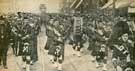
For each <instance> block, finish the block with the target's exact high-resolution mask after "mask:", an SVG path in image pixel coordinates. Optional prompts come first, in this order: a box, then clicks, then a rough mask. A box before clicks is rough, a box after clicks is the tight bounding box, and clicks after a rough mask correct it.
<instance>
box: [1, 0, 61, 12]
mask: <svg viewBox="0 0 135 71" xmlns="http://www.w3.org/2000/svg"><path fill="white" fill-rule="evenodd" d="M61 2H62V0H0V12H2V13H7V12H17V11H24V12H33V13H38V12H39V5H40V4H46V7H47V12H59V10H60V6H61Z"/></svg>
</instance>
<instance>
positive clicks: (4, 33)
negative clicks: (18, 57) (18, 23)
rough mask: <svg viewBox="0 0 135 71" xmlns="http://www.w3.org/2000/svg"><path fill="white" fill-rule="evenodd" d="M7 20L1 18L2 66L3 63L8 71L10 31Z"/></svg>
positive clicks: (0, 55) (0, 43) (0, 49)
mask: <svg viewBox="0 0 135 71" xmlns="http://www.w3.org/2000/svg"><path fill="white" fill-rule="evenodd" d="M5 20H6V19H5V18H4V17H3V16H0V64H1V63H2V62H3V63H2V64H3V66H4V69H7V68H8V67H7V51H8V45H9V34H10V29H9V25H8V24H7V23H6V22H5Z"/></svg>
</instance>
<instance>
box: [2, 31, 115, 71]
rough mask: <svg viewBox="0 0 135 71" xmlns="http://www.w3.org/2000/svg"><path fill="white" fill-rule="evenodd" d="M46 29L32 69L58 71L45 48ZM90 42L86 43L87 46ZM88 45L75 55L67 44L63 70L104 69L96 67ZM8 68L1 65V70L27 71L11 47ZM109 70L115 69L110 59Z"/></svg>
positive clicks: (40, 37) (39, 40)
mask: <svg viewBox="0 0 135 71" xmlns="http://www.w3.org/2000/svg"><path fill="white" fill-rule="evenodd" d="M44 31H45V30H44V29H42V32H41V33H40V34H39V36H38V58H39V61H37V62H36V63H35V64H34V65H31V67H30V69H31V71H57V70H56V68H55V67H54V65H53V64H51V63H50V61H49V57H48V55H47V51H46V50H44V46H45V43H46V39H47V37H46V36H45V32H44ZM87 45H88V43H86V47H87ZM86 47H85V48H83V49H82V54H81V55H82V56H81V57H77V56H74V55H73V49H72V46H71V45H68V44H66V45H65V61H64V63H63V71H102V69H101V68H96V64H95V63H94V62H92V61H91V58H92V57H91V55H90V52H89V51H88V50H86ZM7 63H8V69H7V70H5V69H3V68H2V67H0V71H25V70H23V69H22V60H21V57H20V56H18V57H15V56H14V55H13V52H12V49H11V48H9V51H8V61H7ZM107 68H108V70H107V71H114V70H113V67H112V63H111V62H110V59H108V65H107Z"/></svg>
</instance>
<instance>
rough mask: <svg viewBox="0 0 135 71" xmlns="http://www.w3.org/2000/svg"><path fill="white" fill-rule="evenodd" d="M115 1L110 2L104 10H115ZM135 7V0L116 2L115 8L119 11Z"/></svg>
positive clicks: (117, 0)
mask: <svg viewBox="0 0 135 71" xmlns="http://www.w3.org/2000/svg"><path fill="white" fill-rule="evenodd" d="M113 1H114V0H109V1H108V2H107V3H106V4H105V5H104V6H103V7H102V9H105V8H110V9H112V8H113ZM131 5H132V6H134V7H135V0H116V2H115V8H116V9H119V8H123V7H129V6H131Z"/></svg>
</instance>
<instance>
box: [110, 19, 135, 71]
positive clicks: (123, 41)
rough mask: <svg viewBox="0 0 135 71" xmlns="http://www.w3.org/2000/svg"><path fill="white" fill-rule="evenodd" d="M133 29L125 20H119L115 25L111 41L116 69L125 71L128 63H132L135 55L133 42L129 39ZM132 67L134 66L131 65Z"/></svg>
mask: <svg viewBox="0 0 135 71" xmlns="http://www.w3.org/2000/svg"><path fill="white" fill-rule="evenodd" d="M129 35H131V31H129V26H128V24H127V23H126V22H125V21H119V22H118V23H117V24H116V25H114V28H113V31H112V34H111V37H110V39H109V43H110V42H111V44H110V45H111V46H110V47H111V49H112V50H113V57H112V58H113V59H112V61H113V63H114V67H115V68H116V69H118V68H120V70H122V71H124V70H125V69H126V68H127V65H128V63H130V62H131V63H132V58H133V57H132V56H133V51H132V50H133V47H134V46H133V44H132V41H131V40H130V39H129ZM131 68H132V67H131Z"/></svg>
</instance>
